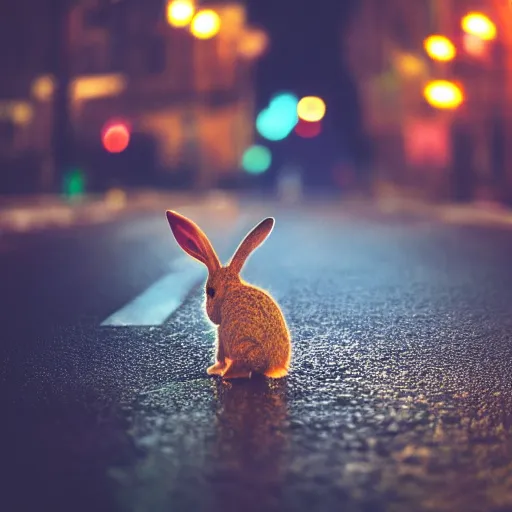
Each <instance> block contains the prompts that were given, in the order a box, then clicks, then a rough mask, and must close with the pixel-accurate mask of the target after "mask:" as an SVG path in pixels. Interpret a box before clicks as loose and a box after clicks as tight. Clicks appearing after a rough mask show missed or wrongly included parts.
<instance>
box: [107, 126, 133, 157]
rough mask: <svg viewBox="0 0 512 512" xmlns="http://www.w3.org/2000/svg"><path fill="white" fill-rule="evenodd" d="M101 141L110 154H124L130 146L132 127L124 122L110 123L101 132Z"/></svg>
mask: <svg viewBox="0 0 512 512" xmlns="http://www.w3.org/2000/svg"><path fill="white" fill-rule="evenodd" d="M101 141H102V142H103V147H104V148H105V149H106V150H107V151H108V152H109V153H122V152H123V151H124V150H125V149H126V148H127V147H128V144H130V127H129V126H128V125H127V124H126V123H125V122H122V121H110V122H108V123H107V124H106V125H105V126H104V127H103V130H102V131H101Z"/></svg>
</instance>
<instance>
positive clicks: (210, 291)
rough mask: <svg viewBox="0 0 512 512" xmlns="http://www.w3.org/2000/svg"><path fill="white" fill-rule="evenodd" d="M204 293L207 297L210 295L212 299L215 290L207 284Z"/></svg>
mask: <svg viewBox="0 0 512 512" xmlns="http://www.w3.org/2000/svg"><path fill="white" fill-rule="evenodd" d="M206 294H207V295H208V297H211V298H212V299H213V297H215V290H214V289H213V288H212V287H211V286H208V288H207V289H206Z"/></svg>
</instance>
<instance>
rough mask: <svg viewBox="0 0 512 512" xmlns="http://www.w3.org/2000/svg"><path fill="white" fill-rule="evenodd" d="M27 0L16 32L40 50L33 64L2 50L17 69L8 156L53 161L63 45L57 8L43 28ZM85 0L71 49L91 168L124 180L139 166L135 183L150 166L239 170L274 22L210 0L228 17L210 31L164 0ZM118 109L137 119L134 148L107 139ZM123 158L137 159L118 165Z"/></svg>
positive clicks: (4, 129)
mask: <svg viewBox="0 0 512 512" xmlns="http://www.w3.org/2000/svg"><path fill="white" fill-rule="evenodd" d="M24 2H25V3H26V4H27V5H25V6H24V7H23V3H24ZM43 3H44V0H41V4H43ZM16 4H20V5H21V7H20V8H19V9H18V10H19V17H20V19H19V20H18V25H19V26H22V27H25V29H24V32H23V33H19V34H17V35H16V34H15V35H13V36H9V37H18V39H19V42H20V44H22V45H23V46H24V47H25V48H26V51H27V54H29V55H30V58H27V62H26V63H25V64H24V65H23V66H21V65H20V63H19V62H18V61H17V60H16V59H14V58H13V57H11V58H10V60H9V61H8V62H7V61H6V60H5V57H4V60H3V61H2V60H0V69H2V71H3V70H5V69H10V70H11V73H10V74H9V77H10V78H9V80H8V82H9V84H8V85H6V87H5V88H3V86H4V85H5V84H4V82H6V81H2V87H0V119H1V122H2V125H1V127H0V158H3V159H4V160H5V161H16V159H18V160H20V159H23V158H24V157H25V156H26V155H32V156H33V157H35V158H36V160H38V161H39V162H46V161H47V158H48V155H49V154H50V152H51V137H52V122H53V121H52V119H53V101H52V100H53V98H54V91H55V81H54V76H53V75H52V73H51V72H49V71H51V70H52V64H51V62H52V58H53V57H55V52H56V51H57V50H58V49H56V48H52V38H51V34H50V33H51V30H52V25H51V23H52V22H51V20H48V16H46V18H45V17H44V15H43V16H42V17H41V18H39V20H42V21H41V27H36V29H34V30H33V31H32V30H31V29H30V28H26V27H27V24H26V23H24V22H25V20H23V19H21V18H22V16H23V12H25V13H26V12H28V3H27V0H21V1H20V2H16ZM33 4H37V2H30V6H32V5H33ZM73 5H74V6H73V8H72V11H71V14H70V16H69V27H68V36H69V44H68V48H66V49H65V50H66V51H65V52H63V53H62V54H61V55H62V56H63V58H67V59H68V63H69V65H70V73H71V78H72V80H71V85H70V98H71V99H70V104H71V120H72V123H71V125H72V130H73V141H74V144H73V145H74V151H75V155H76V158H77V165H83V166H85V167H86V169H87V173H88V174H90V180H91V181H92V182H93V183H96V184H101V183H103V181H105V182H107V181H108V179H107V180H103V181H102V179H103V178H102V176H101V173H103V174H104V175H105V174H109V173H110V177H111V178H113V179H114V178H115V180H116V181H117V182H118V183H121V184H122V183H123V173H126V175H127V176H128V175H130V176H132V178H133V177H134V176H138V178H137V179H131V181H130V180H129V181H130V183H133V184H135V183H148V182H149V181H150V180H148V179H145V178H148V176H147V175H148V174H152V178H154V179H155V180H156V181H157V182H160V183H166V182H169V183H179V182H182V183H186V182H188V183H194V184H199V185H205V186H206V185H209V184H213V183H218V182H222V181H229V180H233V179H236V176H238V173H239V168H240V161H241V156H242V154H243V152H244V151H245V149H246V148H247V147H248V146H250V145H251V144H252V142H253V137H254V134H253V124H254V111H253V103H254V99H253V98H254V91H253V85H252V82H253V81H252V70H253V66H254V62H255V59H256V58H257V57H258V55H259V54H260V53H261V51H262V49H263V48H262V44H261V40H262V34H261V33H258V32H255V31H254V30H252V29H251V28H250V27H248V26H247V22H246V13H245V8H244V6H243V5H242V4H240V3H238V2H236V1H229V2H223V1H222V0H218V1H217V2H201V4H200V5H199V6H198V8H208V9H212V10H214V11H215V12H216V13H217V14H218V15H219V17H220V22H221V25H220V31H219V32H218V34H217V35H216V36H215V37H212V38H210V39H199V38H197V37H194V36H193V35H192V34H191V33H190V31H189V29H188V28H175V27H172V26H170V24H169V23H168V22H167V19H166V6H167V2H166V1H164V0H144V1H140V0H119V1H117V2H105V1H102V0H80V1H77V2H75V3H74V4H73ZM24 9H25V10H24ZM30 10H32V7H30ZM41 11H42V12H43V11H44V9H42V8H41ZM32 14H33V12H31V17H30V18H31V19H32V18H33V16H32ZM2 18H3V21H2V23H3V24H5V23H6V20H5V17H3V16H2ZM12 19H13V18H12V16H11V20H12ZM45 22H47V23H46V25H45ZM33 25H35V23H33ZM43 25H45V26H43ZM45 27H46V28H45ZM32 28H34V27H32ZM49 32H50V33H49ZM0 34H2V31H1V30H0ZM0 37H1V36H0ZM6 39H7V38H6ZM10 42H11V44H12V43H13V41H12V40H11V41H10ZM27 42H30V44H27ZM38 42H40V43H41V44H38ZM258 43H260V44H259V45H258ZM6 44H7V41H4V47H6ZM15 44H16V43H15ZM52 52H53V54H52ZM39 54H41V55H39ZM13 55H14V54H13ZM48 56H49V57H48ZM0 59H1V58H0ZM7 66H10V67H7ZM45 71H46V72H45ZM2 74H3V73H2ZM11 78H12V80H11ZM116 119H118V120H120V121H122V122H124V123H126V124H127V125H128V126H129V127H130V131H131V138H130V144H129V146H128V147H127V149H126V151H124V152H123V154H119V155H115V156H112V155H108V154H107V153H106V151H105V150H104V149H103V147H102V139H101V133H102V129H103V127H104V126H105V124H106V123H108V122H110V121H111V120H116ZM116 165H117V166H119V165H121V166H122V167H124V168H125V169H118V170H117V171H116V172H115V173H114V172H111V171H110V168H111V167H112V166H116ZM11 167H12V166H11ZM106 168H108V169H106ZM20 172H21V171H20ZM42 172H43V175H44V170H43V171H42ZM0 181H1V178H0Z"/></svg>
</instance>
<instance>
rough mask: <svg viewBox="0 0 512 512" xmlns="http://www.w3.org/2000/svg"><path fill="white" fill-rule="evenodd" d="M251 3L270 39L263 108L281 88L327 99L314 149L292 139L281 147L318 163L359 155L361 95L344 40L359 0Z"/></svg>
mask: <svg viewBox="0 0 512 512" xmlns="http://www.w3.org/2000/svg"><path fill="white" fill-rule="evenodd" d="M247 5H248V9H249V21H250V23H251V24H254V25H257V26H261V27H262V28H264V29H265V30H266V31H267V32H268V34H269V36H270V41H271V47H270V50H269V52H268V53H267V55H265V57H264V58H263V59H262V60H261V62H260V63H259V65H258V72H257V91H258V108H259V109H262V108H264V107H265V106H266V105H267V104H268V101H269V100H270V98H271V96H272V95H273V94H275V93H276V92H278V91H281V90H288V91H292V92H294V93H296V94H297V95H298V96H302V95H309V94H312V95H319V96H321V97H323V98H324V99H325V100H326V103H327V109H328V110H327V115H326V118H325V123H324V132H323V134H322V136H321V137H319V138H318V140H317V141H314V142H313V141H308V143H309V150H310V151H309V154H307V155H305V154H304V147H305V145H304V144H301V145H299V144H298V141H295V145H293V140H292V141H287V142H286V143H284V144H283V143H279V148H278V147H277V145H276V150H280V149H283V151H286V152H288V153H289V152H297V153H298V155H297V158H298V159H308V158H309V160H310V161H315V162H318V163H319V166H323V165H327V166H330V165H332V162H333V161H334V160H337V159H339V158H340V157H344V156H346V157H348V158H355V159H356V160H359V159H360V156H361V155H360V153H361V146H362V138H363V133H362V129H361V126H360V116H359V109H358V96H357V91H356V89H355V86H354V84H353V80H352V79H351V76H350V74H349V73H348V71H347V69H346V67H345V64H344V60H343V39H342V33H343V30H344V29H345V27H346V25H347V21H348V20H349V19H350V15H351V13H352V11H353V8H354V5H355V1H354V0H345V1H342V0H315V1H311V0H247ZM301 151H302V152H301ZM322 157H323V158H322ZM319 172H320V171H319ZM322 172H323V171H322Z"/></svg>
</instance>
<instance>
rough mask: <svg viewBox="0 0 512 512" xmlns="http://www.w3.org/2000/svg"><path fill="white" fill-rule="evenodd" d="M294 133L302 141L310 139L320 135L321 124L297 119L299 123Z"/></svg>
mask: <svg viewBox="0 0 512 512" xmlns="http://www.w3.org/2000/svg"><path fill="white" fill-rule="evenodd" d="M295 133H296V134H297V135H298V136H299V137H302V138H303V139H312V138H314V137H317V136H318V135H320V134H321V133H322V122H321V121H315V122H312V123H311V122H309V121H304V120H303V119H299V122H298V123H297V125H296V126H295Z"/></svg>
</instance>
